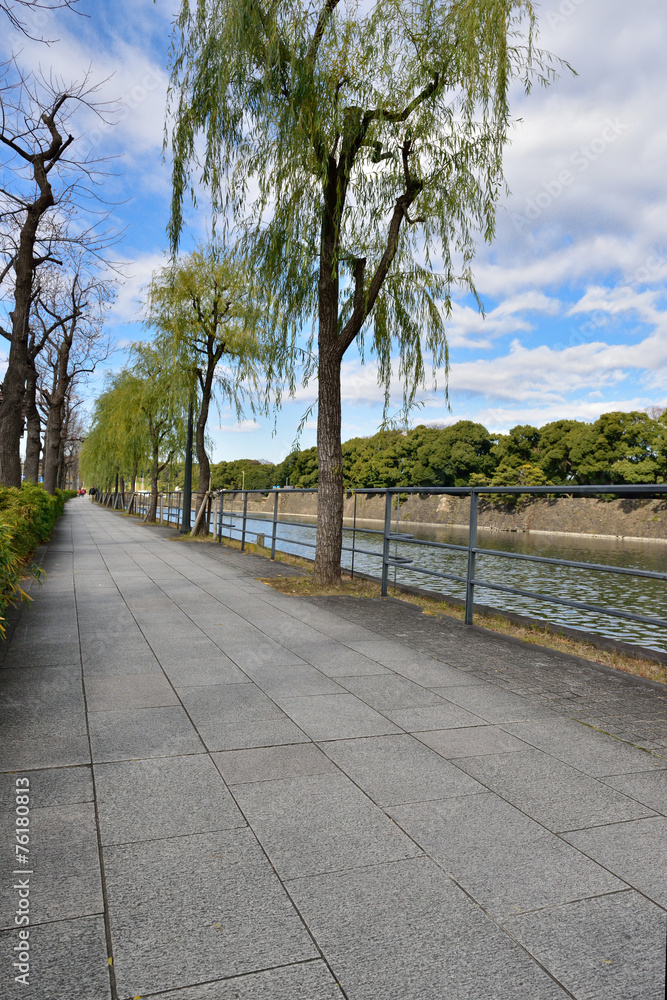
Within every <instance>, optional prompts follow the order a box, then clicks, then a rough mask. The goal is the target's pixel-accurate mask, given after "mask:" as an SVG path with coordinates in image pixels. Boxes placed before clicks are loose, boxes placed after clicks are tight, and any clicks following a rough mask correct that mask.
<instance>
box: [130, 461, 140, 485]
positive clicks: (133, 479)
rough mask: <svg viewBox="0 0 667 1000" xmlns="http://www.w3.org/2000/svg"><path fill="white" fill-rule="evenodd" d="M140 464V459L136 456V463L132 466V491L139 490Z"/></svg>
mask: <svg viewBox="0 0 667 1000" xmlns="http://www.w3.org/2000/svg"><path fill="white" fill-rule="evenodd" d="M138 465H139V460H138V459H136V458H135V460H134V465H133V466H132V485H131V486H130V493H136V491H137V467H138Z"/></svg>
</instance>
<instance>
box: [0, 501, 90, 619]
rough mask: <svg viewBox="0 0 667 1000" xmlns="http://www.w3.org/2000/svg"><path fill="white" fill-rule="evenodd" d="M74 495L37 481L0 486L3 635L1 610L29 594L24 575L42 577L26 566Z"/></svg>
mask: <svg viewBox="0 0 667 1000" xmlns="http://www.w3.org/2000/svg"><path fill="white" fill-rule="evenodd" d="M73 496H76V491H75V490H56V492H55V495H54V496H51V494H50V493H47V492H46V490H45V489H44V487H43V486H39V485H37V484H36V483H23V484H22V485H21V488H20V489H16V488H15V487H11V488H8V487H0V636H4V634H5V627H4V619H3V618H2V616H1V611H2V609H3V608H5V607H6V606H7V605H8V604H12V603H14V602H15V601H16V600H21V599H22V598H24V597H26V596H27V595H26V594H25V592H24V590H23V588H22V587H21V578H22V577H25V576H27V575H30V576H33V577H37V576H39V570H38V569H37V568H36V567H32V566H28V565H27V562H28V559H29V556H30V555H31V553H32V552H34V550H35V549H36V548H37V546H38V545H40V544H41V543H42V542H46V541H48V540H49V538H50V537H51V534H52V532H53V529H54V528H55V525H56V521H57V520H58V518H59V517H60V515H61V514H62V512H63V510H64V508H65V502H66V501H67V500H69V499H70V497H73Z"/></svg>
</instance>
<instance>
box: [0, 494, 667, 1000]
mask: <svg viewBox="0 0 667 1000" xmlns="http://www.w3.org/2000/svg"><path fill="white" fill-rule="evenodd" d="M264 565H265V564H264ZM44 566H45V569H46V571H47V573H48V579H47V582H46V583H45V584H44V585H43V586H42V587H41V588H39V589H38V590H37V591H36V593H35V597H36V599H35V602H34V605H33V606H31V607H25V608H24V609H23V610H22V612H21V615H20V618H19V621H18V625H17V627H16V629H15V631H14V635H13V637H12V640H11V642H10V643H9V644H8V645H7V649H6V656H5V659H4V669H2V671H1V672H0V713H1V722H2V730H1V732H0V761H1V764H0V771H1V772H2V773H1V774H0V785H1V801H2V803H3V809H2V816H3V827H2V829H3V831H4V834H5V838H6V839H5V843H6V845H7V847H6V849H3V850H2V852H0V856H1V857H4V859H5V861H4V865H5V873H4V875H3V892H2V900H1V902H2V905H1V907H0V917H1V923H0V927H1V928H2V934H1V935H0V937H1V939H2V949H1V951H0V962H1V963H2V965H1V967H0V995H1V996H2V997H3V1000H4V998H5V997H6V998H7V1000H10V998H14V997H27V998H31V1000H32V998H34V1000H129V998H136V997H142V998H149V997H159V998H160V1000H336V998H341V997H347V998H348V1000H493V998H498V1000H559V998H564V997H576V998H577V1000H658V998H660V1000H662V998H664V996H665V933H666V922H665V916H666V910H667V819H666V818H665V817H666V815H667V754H666V753H665V750H664V745H665V742H667V741H665V739H664V724H665V721H666V720H667V698H665V695H664V694H663V693H661V692H660V690H659V689H658V688H657V687H655V686H653V685H651V684H649V683H645V682H643V681H641V680H634V679H632V678H621V679H620V680H618V679H617V678H616V676H615V675H612V674H611V673H610V672H608V671H605V670H596V669H595V668H594V667H587V666H585V665H584V664H582V662H581V661H577V660H574V659H573V658H571V657H564V656H559V654H555V653H553V654H552V653H549V652H546V651H544V650H542V649H540V648H538V647H528V646H526V645H524V644H521V643H517V642H515V641H513V640H511V639H504V638H503V637H500V636H493V635H490V634H489V633H485V632H484V631H483V630H481V629H473V630H465V629H464V627H463V626H460V625H459V624H458V623H455V622H452V623H451V624H447V623H442V622H439V621H436V620H434V619H429V620H426V619H425V616H422V615H419V614H418V613H417V612H415V610H414V609H412V608H407V607H405V606H403V605H399V604H398V603H397V602H393V601H388V602H379V601H378V602H376V601H368V602H357V601H354V600H349V599H345V598H344V599H336V598H332V599H319V600H304V599H296V598H290V597H287V596H285V595H282V594H279V593H276V592H275V591H273V590H272V589H271V588H269V587H267V586H265V585H263V584H261V583H259V582H258V581H257V580H255V579H254V578H253V574H255V575H257V566H258V562H257V560H255V559H254V557H249V556H248V557H246V556H241V555H240V554H237V553H232V552H228V551H225V550H222V551H220V550H219V549H218V548H214V547H212V546H211V547H208V546H186V545H181V544H178V543H174V542H171V541H169V540H167V539H166V538H164V532H162V531H161V530H160V529H151V528H146V527H143V526H141V525H139V524H137V523H135V522H132V521H128V520H126V519H124V518H121V517H119V516H118V515H116V514H113V513H111V512H109V511H105V510H102V509H99V508H96V507H94V506H92V505H91V504H89V502H88V500H87V499H86V500H74V501H72V502H70V503H69V504H68V506H67V511H66V515H65V517H64V518H63V519H62V521H61V523H60V526H59V527H58V530H57V532H56V536H55V538H54V540H53V542H52V543H51V545H50V546H49V548H48V550H47V553H46V557H45V562H44ZM575 718H576V719H580V720H582V721H574V720H575ZM582 722H587V723H589V725H585V724H582ZM590 723H592V724H595V725H598V724H600V723H604V725H602V728H605V727H607V728H613V726H615V729H614V731H615V732H617V733H619V734H621V735H623V734H624V739H626V738H630V737H633V736H634V737H635V738H633V739H632V740H631V741H632V742H643V743H645V744H646V745H647V746H648V747H649V749H650V750H651V751H652V752H650V753H649V752H646V750H641V749H638V748H637V747H634V746H632V745H630V743H628V742H623V741H621V740H619V739H616V738H614V737H612V736H610V735H607V734H606V733H602V732H599V731H596V730H595V729H593V728H591V726H590ZM612 723H613V725H612ZM661 727H662V728H661ZM661 734H662V735H661ZM17 777H21V778H25V777H27V778H28V780H29V784H30V798H31V802H30V806H31V812H30V827H29V831H30V852H31V853H30V855H29V865H30V867H29V868H27V867H26V866H25V865H24V866H23V869H21V867H20V862H17V861H16V860H14V840H15V832H16V831H15V822H16V814H15V811H14V809H15V798H14V796H15V790H16V779H17ZM14 871H29V872H30V873H31V874H30V875H24V874H19V875H17V874H14ZM26 880H27V882H28V883H29V890H30V896H29V907H30V921H31V923H30V938H29V954H30V959H29V965H30V972H29V985H28V986H25V985H22V984H20V983H15V982H14V978H13V977H14V975H15V974H17V971H16V969H14V968H13V966H12V963H13V962H14V961H16V956H17V954H18V952H17V951H16V950H13V949H15V948H16V946H20V947H23V945H22V944H21V941H20V939H19V937H18V933H19V930H18V928H16V927H15V926H14V920H15V914H16V912H17V910H18V911H21V908H22V907H24V906H25V905H27V904H25V903H22V902H20V901H19V900H20V897H19V893H20V891H21V890H20V889H18V888H15V887H16V886H17V885H19V884H20V883H21V882H24V883H25V882H26Z"/></svg>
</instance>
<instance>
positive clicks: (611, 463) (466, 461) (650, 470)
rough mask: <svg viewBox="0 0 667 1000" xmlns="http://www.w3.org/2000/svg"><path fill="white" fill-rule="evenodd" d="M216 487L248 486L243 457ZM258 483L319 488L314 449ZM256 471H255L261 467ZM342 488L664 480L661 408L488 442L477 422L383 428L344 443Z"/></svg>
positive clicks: (265, 470)
mask: <svg viewBox="0 0 667 1000" xmlns="http://www.w3.org/2000/svg"><path fill="white" fill-rule="evenodd" d="M215 468H217V469H219V470H220V473H219V476H218V479H216V481H215V484H216V485H218V486H223V485H225V486H227V484H228V485H229V487H237V486H240V485H241V470H242V469H243V468H245V469H246V486H247V487H248V489H251V488H253V487H251V485H250V482H251V479H250V478H249V476H250V475H251V473H250V471H249V470H250V469H251V468H252V463H251V462H250V461H249V460H244V461H239V462H229V463H225V462H222V463H220V464H219V465H218V466H216V467H215ZM256 468H257V469H258V472H257V475H258V476H261V481H259V482H258V484H257V488H261V489H264V488H269V487H270V486H274V485H278V486H284V485H285V482H286V481H287V480H289V483H290V484H291V485H292V486H304V487H306V486H307V487H310V486H316V485H317V449H316V448H308V449H306V450H304V451H295V452H292V453H291V454H290V455H288V456H287V458H286V459H285V460H284V462H281V463H280V464H279V465H276V466H274V465H258V466H256ZM259 470H261V472H260V471H259ZM343 478H344V485H345V487H346V488H350V487H352V488H360V489H363V487H365V486H367V487H397V486H411V487H415V486H425V487H428V486H542V485H548V484H551V483H553V484H566V483H568V482H570V483H581V484H592V485H598V484H602V483H604V484H614V483H628V484H632V483H656V482H665V480H666V479H667V413H665V414H664V415H663V416H662V417H660V418H659V419H658V420H651V419H650V418H649V417H648V416H647V415H646V414H645V413H640V412H633V413H607V414H603V415H602V416H601V417H600V419H599V420H597V421H595V422H594V423H592V424H586V423H584V422H583V421H579V420H555V421H553V422H551V423H548V424H545V425H544V426H543V427H542V428H540V429H539V430H538V429H537V428H536V427H531V426H529V425H519V426H517V427H513V428H512V429H511V430H510V432H509V434H503V435H500V437H499V438H497V439H494V438H493V437H492V436H491V435H490V434H489V432H488V431H487V429H486V428H485V427H484V426H482V424H477V423H473V422H472V421H470V420H459V421H458V422H457V423H455V424H452V425H451V426H450V427H444V428H437V427H426V426H425V425H423V424H420V425H419V426H418V427H415V428H413V429H412V430H410V431H408V432H407V434H406V433H403V432H401V431H398V430H391V431H381V432H379V433H378V434H374V435H373V436H372V437H357V438H350V440H348V441H345V442H344V443H343Z"/></svg>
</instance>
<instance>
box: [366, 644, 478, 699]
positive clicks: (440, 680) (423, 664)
mask: <svg viewBox="0 0 667 1000" xmlns="http://www.w3.org/2000/svg"><path fill="white" fill-rule="evenodd" d="M348 645H349V646H352V647H353V648H354V649H356V650H358V652H360V653H365V654H366V655H367V656H372V657H373V658H374V659H376V660H378V662H379V663H382V664H384V666H386V667H389V668H390V669H391V670H394V671H396V673H399V674H401V675H402V676H403V677H408V678H409V679H410V680H413V681H416V682H417V683H418V684H423V685H424V686H425V687H439V686H445V685H457V686H460V685H462V684H479V683H480V681H479V679H478V678H476V677H472V676H469V675H468V674H467V673H466V672H465V671H463V670H458V669H457V668H455V667H451V666H449V665H448V664H447V663H443V662H442V661H440V660H436V659H434V658H433V657H432V656H428V655H427V654H425V653H420V652H419V651H417V650H415V649H414V648H411V647H410V646H409V645H407V644H406V645H403V643H399V642H391V641H389V640H386V639H382V638H380V637H378V638H376V639H373V640H371V641H364V642H349V643H348Z"/></svg>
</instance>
